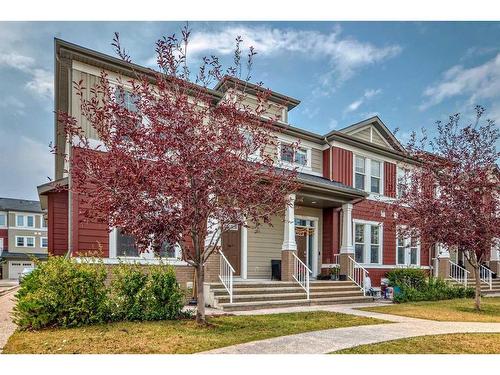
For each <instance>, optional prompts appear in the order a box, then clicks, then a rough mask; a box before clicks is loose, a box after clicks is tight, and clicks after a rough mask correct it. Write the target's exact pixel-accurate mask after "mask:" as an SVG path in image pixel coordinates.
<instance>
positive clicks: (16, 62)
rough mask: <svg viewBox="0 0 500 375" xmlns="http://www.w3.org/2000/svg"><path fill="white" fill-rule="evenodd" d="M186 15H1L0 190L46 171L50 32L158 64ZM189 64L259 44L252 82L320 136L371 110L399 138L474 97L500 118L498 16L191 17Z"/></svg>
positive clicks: (26, 194)
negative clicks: (159, 18)
mask: <svg viewBox="0 0 500 375" xmlns="http://www.w3.org/2000/svg"><path fill="white" fill-rule="evenodd" d="M182 26H184V22H21V23H19V22H0V197H13V198H22V199H38V196H37V192H36V186H37V185H40V184H43V183H46V182H48V181H49V180H48V178H53V177H54V157H53V155H52V154H51V153H50V148H49V143H50V142H51V141H52V140H53V136H54V114H53V108H54V104H53V101H54V100H53V97H54V86H53V75H54V74H53V70H54V50H53V45H54V37H57V38H61V39H64V40H66V41H69V42H72V43H76V44H79V45H82V46H84V47H87V48H91V49H94V50H97V51H100V52H103V53H106V54H110V55H113V54H114V52H113V49H112V47H111V42H112V38H113V33H114V32H115V31H117V32H119V33H120V38H121V40H122V43H123V46H124V47H125V48H126V49H127V50H128V51H129V53H130V55H131V57H132V60H133V61H134V62H135V63H137V64H140V65H145V66H149V67H154V43H155V41H156V40H157V39H158V38H160V37H162V36H163V35H171V34H173V33H176V34H179V32H180V29H181V27H182ZM189 26H190V28H191V32H192V34H191V40H190V43H189V47H188V61H189V64H190V66H191V68H192V70H196V67H197V66H198V65H199V61H200V59H201V58H202V57H203V56H205V55H212V54H215V55H217V56H219V57H220V58H221V59H222V61H223V62H226V63H229V62H230V60H231V57H232V52H233V47H234V39H235V38H236V36H238V35H240V36H241V37H242V38H243V45H244V47H245V48H248V47H249V46H250V45H252V46H254V47H255V48H256V50H257V56H256V57H255V60H254V67H253V70H252V72H251V74H252V81H253V82H263V83H264V85H265V86H266V87H269V88H271V89H272V90H274V91H277V92H280V93H282V94H285V95H288V96H291V97H293V98H296V99H299V100H300V101H301V104H300V105H299V106H297V107H296V108H295V109H293V110H292V111H291V112H290V113H289V122H290V123H291V124H292V125H294V126H296V127H299V128H303V129H307V130H309V131H312V132H316V133H320V134H325V133H327V132H328V131H330V130H332V129H341V128H343V127H345V126H348V125H350V124H353V123H356V122H358V121H361V120H363V119H366V118H368V117H371V116H374V115H378V116H379V117H380V118H381V119H382V121H383V122H384V123H385V124H386V125H387V126H388V127H389V129H391V130H394V129H396V128H398V129H399V131H398V132H397V134H396V136H397V137H398V138H399V139H400V140H401V141H402V142H403V143H404V142H405V141H407V140H408V138H409V135H410V134H411V132H412V131H413V130H417V131H418V130H420V129H422V128H426V129H427V130H428V131H429V132H430V133H431V134H432V132H433V131H434V129H435V122H436V121H437V120H441V121H446V120H447V118H448V116H449V115H452V114H454V113H457V112H460V113H462V114H463V118H464V122H465V121H469V120H470V119H471V118H472V114H473V108H474V105H475V104H481V105H483V106H484V107H486V110H487V112H486V116H487V117H488V118H491V119H493V120H496V122H497V124H500V44H499V43H498V40H500V22H192V23H189Z"/></svg>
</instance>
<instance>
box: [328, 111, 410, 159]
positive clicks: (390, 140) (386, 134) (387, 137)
mask: <svg viewBox="0 0 500 375" xmlns="http://www.w3.org/2000/svg"><path fill="white" fill-rule="evenodd" d="M370 126H373V128H374V129H375V130H376V132H377V133H378V134H377V137H378V136H380V138H381V139H382V140H383V141H384V142H386V143H387V145H388V146H389V147H392V148H394V149H395V150H397V151H400V152H404V151H405V148H404V147H403V145H402V144H401V143H400V142H399V141H398V139H397V138H396V137H395V136H394V134H393V133H392V132H391V131H390V130H389V128H388V127H387V126H386V125H385V124H384V122H383V121H382V120H381V119H380V118H379V117H378V116H373V117H370V118H368V119H366V120H363V121H360V122H358V123H355V124H352V125H349V126H347V127H345V128H342V129H340V130H338V132H340V133H344V134H349V135H351V136H353V135H354V134H356V133H357V132H359V131H362V130H363V129H364V128H368V127H370ZM330 133H333V132H330ZM330 133H329V134H330ZM327 137H328V135H327Z"/></svg>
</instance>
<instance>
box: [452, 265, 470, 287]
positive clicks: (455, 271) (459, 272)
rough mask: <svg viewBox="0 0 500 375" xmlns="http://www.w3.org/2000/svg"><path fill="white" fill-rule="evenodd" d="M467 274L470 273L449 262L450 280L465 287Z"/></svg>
mask: <svg viewBox="0 0 500 375" xmlns="http://www.w3.org/2000/svg"><path fill="white" fill-rule="evenodd" d="M468 274H470V272H469V271H467V270H466V269H465V268H464V267H462V266H460V265H458V264H457V263H455V262H452V261H451V260H450V279H452V280H455V281H456V282H457V283H460V284H464V285H465V286H467V278H468Z"/></svg>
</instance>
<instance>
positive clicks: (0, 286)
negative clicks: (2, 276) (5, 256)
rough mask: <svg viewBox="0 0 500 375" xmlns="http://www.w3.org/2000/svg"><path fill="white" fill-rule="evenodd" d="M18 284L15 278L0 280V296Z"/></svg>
mask: <svg viewBox="0 0 500 375" xmlns="http://www.w3.org/2000/svg"><path fill="white" fill-rule="evenodd" d="M18 286H19V282H18V281H17V280H0V296H3V295H4V294H6V293H7V292H9V291H11V290H13V289H15V288H17V287H18Z"/></svg>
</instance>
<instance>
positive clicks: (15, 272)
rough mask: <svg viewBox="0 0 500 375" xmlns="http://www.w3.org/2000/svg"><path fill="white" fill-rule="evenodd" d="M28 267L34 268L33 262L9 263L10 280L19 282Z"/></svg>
mask: <svg viewBox="0 0 500 375" xmlns="http://www.w3.org/2000/svg"><path fill="white" fill-rule="evenodd" d="M26 267H33V262H26V261H15V260H14V261H9V279H12V280H18V279H19V275H20V274H21V272H23V269H25V268H26Z"/></svg>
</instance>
